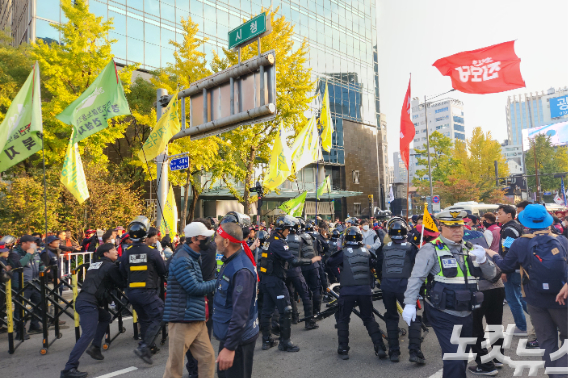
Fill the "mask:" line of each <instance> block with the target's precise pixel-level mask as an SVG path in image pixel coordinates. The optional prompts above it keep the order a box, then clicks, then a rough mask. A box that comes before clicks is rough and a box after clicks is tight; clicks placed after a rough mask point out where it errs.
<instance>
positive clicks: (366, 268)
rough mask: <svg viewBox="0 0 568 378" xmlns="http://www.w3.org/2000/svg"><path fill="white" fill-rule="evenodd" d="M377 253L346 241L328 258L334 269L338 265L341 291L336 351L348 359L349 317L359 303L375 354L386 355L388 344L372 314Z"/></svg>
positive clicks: (381, 356)
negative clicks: (348, 243)
mask: <svg viewBox="0 0 568 378" xmlns="http://www.w3.org/2000/svg"><path fill="white" fill-rule="evenodd" d="M374 259H375V256H374V255H373V254H372V252H370V251H369V250H367V249H366V248H364V247H362V245H361V243H358V245H352V246H350V245H346V246H345V247H344V248H343V249H342V250H340V251H337V252H335V254H333V255H332V256H331V257H330V258H329V259H328V264H329V266H330V268H331V269H334V268H339V269H340V271H341V273H340V278H339V281H340V284H341V291H340V294H339V300H338V305H339V308H338V310H337V314H336V320H337V325H336V327H337V337H338V342H339V346H338V349H337V353H338V354H339V355H341V356H342V358H344V359H347V358H349V357H348V352H349V321H350V318H351V312H352V311H353V309H354V308H355V307H356V306H359V311H360V313H361V315H360V317H361V320H363V324H364V325H365V327H366V328H367V332H368V333H369V336H370V337H371V340H372V341H373V344H374V347H375V355H377V356H379V357H380V358H384V357H386V352H385V350H386V348H385V344H384V343H383V340H382V334H381V330H380V329H379V325H378V324H377V322H376V321H375V316H374V314H373V294H372V288H373V286H374V281H375V280H374V277H373V274H372V272H371V267H372V266H373V264H374Z"/></svg>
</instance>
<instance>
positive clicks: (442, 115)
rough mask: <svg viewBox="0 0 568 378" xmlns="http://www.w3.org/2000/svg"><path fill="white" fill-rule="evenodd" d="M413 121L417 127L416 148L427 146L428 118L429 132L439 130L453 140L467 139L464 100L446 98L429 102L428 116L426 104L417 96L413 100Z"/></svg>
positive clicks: (430, 133)
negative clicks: (425, 108)
mask: <svg viewBox="0 0 568 378" xmlns="http://www.w3.org/2000/svg"><path fill="white" fill-rule="evenodd" d="M411 107H412V122H413V123H414V128H415V129H416V136H415V137H414V148H418V149H425V148H426V119H427V120H428V133H429V135H432V133H433V132H434V131H438V132H440V133H442V134H444V135H445V136H447V137H449V138H450V139H452V140H461V141H465V122H464V118H465V117H464V113H463V102H461V101H459V100H456V99H445V100H441V101H437V102H429V103H428V113H427V117H426V116H425V114H426V113H425V112H424V104H423V103H422V104H421V103H420V99H419V98H417V97H415V98H413V99H412V101H411Z"/></svg>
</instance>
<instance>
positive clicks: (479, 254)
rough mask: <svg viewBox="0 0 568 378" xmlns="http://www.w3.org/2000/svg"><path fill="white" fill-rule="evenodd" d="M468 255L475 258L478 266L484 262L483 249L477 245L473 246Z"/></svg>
mask: <svg viewBox="0 0 568 378" xmlns="http://www.w3.org/2000/svg"><path fill="white" fill-rule="evenodd" d="M469 254H470V255H472V256H474V257H475V262H476V263H478V264H483V263H484V262H485V260H486V257H485V248H483V247H482V246H479V245H475V246H474V247H473V250H472V251H471V252H469Z"/></svg>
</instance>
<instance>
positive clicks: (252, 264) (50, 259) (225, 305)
mask: <svg viewBox="0 0 568 378" xmlns="http://www.w3.org/2000/svg"><path fill="white" fill-rule="evenodd" d="M423 221H424V220H423V219H422V216H413V217H412V218H411V219H409V220H408V222H407V220H405V219H403V218H401V217H392V218H391V219H388V220H386V219H382V220H378V219H373V218H371V219H363V220H359V219H357V218H355V217H350V218H348V219H346V220H345V222H341V221H340V220H339V219H336V220H335V222H326V221H323V220H321V219H313V220H305V219H304V218H301V217H298V218H294V217H291V216H281V217H278V218H277V219H276V220H275V221H274V222H273V223H270V224H268V225H267V224H266V223H264V222H262V223H261V224H259V225H258V226H253V225H252V224H251V221H250V218H249V217H248V216H247V215H244V214H240V213H237V212H230V213H228V214H227V215H226V216H225V217H223V218H222V219H221V221H220V222H219V221H217V220H216V219H213V218H207V219H205V218H200V219H194V220H193V222H191V223H190V224H188V225H187V226H186V227H185V229H184V230H183V231H184V232H183V236H182V237H181V238H180V237H177V236H175V237H174V238H171V237H170V235H169V234H168V235H165V236H163V237H162V235H161V234H160V233H159V232H158V230H157V229H156V228H154V227H151V226H150V224H149V221H148V219H147V218H145V217H137V218H136V219H134V220H133V221H132V222H131V223H130V224H129V225H128V229H124V228H123V227H117V228H116V229H113V230H108V231H103V230H86V232H85V235H84V238H83V239H82V240H81V242H80V243H79V242H77V241H75V240H73V239H72V236H71V233H70V232H69V231H62V232H59V233H54V234H53V235H46V236H44V237H42V235H38V234H33V235H23V236H21V237H20V238H18V239H17V238H16V237H13V236H4V237H3V238H2V240H1V242H0V262H1V264H0V266H1V267H2V270H3V274H6V275H10V274H11V270H13V269H16V268H18V267H23V279H24V284H26V283H28V282H30V281H32V280H34V279H37V277H38V275H39V272H41V271H42V270H45V271H46V272H48V273H49V271H50V269H53V267H57V266H58V267H59V269H65V268H64V267H62V266H61V261H64V260H65V259H66V258H71V257H72V256H73V254H72V253H73V252H77V251H83V252H93V259H92V261H91V264H90V266H89V268H88V271H87V274H86V277H85V280H84V282H83V286H82V289H81V292H80V294H79V296H78V297H77V299H76V303H75V310H76V311H77V312H78V313H79V316H80V322H81V328H82V334H81V338H80V339H79V340H78V342H77V343H76V344H75V346H74V348H73V350H72V352H71V354H70V356H69V360H68V362H67V364H66V365H65V367H64V369H63V370H62V371H61V377H62V378H84V377H86V376H87V373H86V372H81V371H79V370H78V366H79V359H80V358H81V356H82V355H83V353H87V354H88V355H89V356H90V357H92V358H93V359H95V360H103V359H104V356H103V354H102V352H101V342H102V338H103V335H104V333H105V330H106V329H107V326H108V324H109V322H110V319H111V317H110V315H109V313H108V312H107V311H106V310H105V309H104V308H105V303H108V302H110V301H111V299H110V298H109V296H108V292H109V291H110V290H114V289H119V290H124V293H125V295H126V297H127V298H128V301H129V303H130V304H131V305H132V308H133V309H134V310H135V311H136V313H137V316H138V321H139V325H140V337H141V340H140V341H139V345H138V347H137V348H136V349H135V351H134V352H135V354H136V355H137V356H138V357H139V358H141V359H142V360H143V361H144V362H145V363H148V364H152V363H153V361H152V356H153V355H154V354H155V353H157V352H158V351H159V348H158V347H157V346H156V344H155V339H156V337H157V335H158V333H159V332H160V330H161V329H162V327H163V326H164V325H165V324H167V327H168V337H169V356H168V361H167V364H166V367H165V372H164V375H163V376H164V378H166V377H182V375H183V370H184V365H185V368H186V369H187V370H188V372H189V376H190V378H193V377H198V376H199V377H213V376H214V374H215V370H217V372H218V375H219V377H228V378H230V377H250V376H251V374H252V370H253V359H254V358H253V357H254V350H255V345H256V341H257V339H258V338H259V337H260V338H261V342H262V350H268V349H270V348H273V347H277V348H278V349H279V350H280V351H284V352H298V351H299V350H300V346H298V345H295V344H294V343H293V342H292V328H293V327H292V326H293V325H294V324H299V323H303V326H304V328H305V329H306V330H309V331H312V330H316V329H318V327H319V325H318V321H319V320H321V319H322V313H323V311H322V303H328V304H329V305H331V304H333V303H334V302H335V303H336V305H337V306H336V308H337V311H336V312H335V321H336V329H337V345H338V348H337V354H338V356H339V357H340V358H341V359H344V360H345V359H348V358H349V350H350V347H349V342H350V340H349V324H350V318H351V315H352V313H354V314H356V316H358V317H359V318H361V320H362V321H363V324H364V326H365V327H366V329H367V332H368V334H369V337H370V338H371V340H372V342H373V346H374V350H373V353H374V354H375V356H377V357H378V358H380V359H387V358H388V359H389V360H390V361H392V362H399V361H400V355H401V352H400V343H399V333H400V329H399V319H400V317H402V318H403V320H404V321H405V322H406V323H407V324H408V349H409V361H410V362H412V363H415V364H418V365H423V364H425V363H426V357H425V356H424V354H423V352H422V349H421V343H422V331H423V329H425V327H432V328H433V330H434V332H435V334H436V337H437V339H438V342H439V344H440V346H441V349H442V352H443V353H456V352H457V351H458V345H457V344H455V342H454V340H453V339H452V334H453V332H454V327H455V326H458V325H459V326H461V327H462V328H461V337H462V338H463V337H475V338H477V342H476V343H475V344H474V345H472V346H471V347H472V350H473V352H474V353H476V360H475V363H474V364H473V365H472V366H469V367H468V366H467V363H468V362H467V358H465V359H463V360H455V359H444V362H443V364H444V369H443V376H444V377H452V378H453V377H465V376H466V372H467V371H469V372H470V373H473V374H477V375H496V374H498V368H500V367H502V366H503V364H504V358H503V357H504V355H503V353H505V349H504V348H503V340H504V338H505V337H506V335H501V337H498V338H497V341H496V342H495V343H494V345H493V348H492V349H491V350H490V351H489V348H487V347H486V346H485V345H484V344H483V343H482V342H483V341H484V340H485V327H484V321H485V323H486V324H487V325H499V326H501V325H503V310H504V304H508V306H509V308H510V310H511V313H512V315H513V318H514V322H515V326H514V328H513V329H512V330H508V332H509V331H510V333H511V337H512V336H519V337H527V341H526V345H525V348H528V349H530V348H540V347H542V348H543V349H544V355H543V357H542V358H543V360H544V361H545V366H546V367H566V366H568V356H566V355H565V356H563V357H561V358H559V359H554V360H553V359H551V357H550V355H551V354H553V353H554V352H556V351H557V350H558V349H559V344H558V338H559V337H560V339H561V340H562V341H564V340H565V339H567V338H568V337H567V321H566V319H568V313H567V306H566V298H567V297H568V283H567V282H568V276H567V275H568V269H567V253H568V239H567V238H566V236H567V233H568V218H565V219H564V220H560V219H558V218H555V217H554V216H552V215H551V214H549V213H548V212H547V211H546V209H545V207H544V206H542V205H535V204H529V203H527V202H522V203H519V204H517V206H511V205H501V206H499V209H498V211H497V212H496V213H489V212H488V213H485V214H482V215H481V216H480V217H479V216H476V215H474V214H468V213H466V212H465V211H444V212H442V213H439V214H437V215H436V218H435V219H434V222H435V224H436V226H437V227H436V228H437V229H434V228H433V227H432V228H427V227H426V225H425V224H424V222H423ZM430 224H431V223H430V222H428V223H427V225H430ZM429 227H431V226H429ZM438 229H439V230H438ZM18 279H19V275H13V277H12V280H13V284H15V285H16V287H18V285H19V282H17V280H18ZM14 281H16V282H15V283H14ZM164 284H167V295H166V298H165V301H164V300H162V298H161V297H160V296H159V289H160V288H161V287H163V286H162V285H164ZM379 288H380V293H381V296H382V301H383V303H384V307H385V309H386V311H385V313H384V316H381V314H380V313H378V312H377V311H376V309H375V308H374V307H373V298H374V294H376V293H377V292H378V291H377V290H378V289H379ZM24 295H25V296H26V298H27V299H28V300H30V301H31V302H32V303H39V301H40V298H37V295H38V293H37V291H34V290H29V291H28V290H26V291H25V292H24ZM294 298H298V299H300V300H301V301H302V307H303V308H302V309H301V311H302V315H301V316H300V309H298V306H297V304H298V303H299V301H297V300H295V299H294ZM400 308H403V309H402V311H400V310H399V309H400ZM36 311H41V309H40V308H39V306H38V307H36ZM419 311H420V313H419ZM375 315H377V316H379V317H381V318H382V319H383V320H384V322H385V325H386V332H385V331H383V330H381V327H380V325H379V323H378V322H377V321H376V319H375ZM526 315H528V316H529V317H530V319H531V321H530V323H531V324H532V326H531V327H528V326H527V321H526ZM41 330H42V329H41V327H40V325H39V324H38V322H37V320H36V319H35V318H32V320H31V324H30V327H29V330H28V331H27V333H24V334H17V335H16V337H17V338H18V339H22V340H23V339H26V338H29V335H28V334H29V333H38V332H41ZM212 336H214V337H215V338H216V339H217V340H219V350H218V351H217V353H215V351H214V349H213V346H212V344H211V337H212ZM274 336H277V337H278V339H275V337H274ZM383 339H386V340H387V345H385V343H384V341H383ZM496 351H497V352H499V353H496ZM186 361H187V362H186ZM550 376H556V375H555V374H554V373H553V374H550ZM557 376H563V375H560V374H559V375H557Z"/></svg>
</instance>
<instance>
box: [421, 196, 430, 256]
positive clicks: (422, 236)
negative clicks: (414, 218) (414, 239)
mask: <svg viewBox="0 0 568 378" xmlns="http://www.w3.org/2000/svg"><path fill="white" fill-rule="evenodd" d="M424 208H425V209H427V208H428V204H427V203H425V204H424ZM424 213H426V212H424ZM423 241H424V219H422V231H421V232H420V247H422V242H423Z"/></svg>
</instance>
